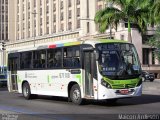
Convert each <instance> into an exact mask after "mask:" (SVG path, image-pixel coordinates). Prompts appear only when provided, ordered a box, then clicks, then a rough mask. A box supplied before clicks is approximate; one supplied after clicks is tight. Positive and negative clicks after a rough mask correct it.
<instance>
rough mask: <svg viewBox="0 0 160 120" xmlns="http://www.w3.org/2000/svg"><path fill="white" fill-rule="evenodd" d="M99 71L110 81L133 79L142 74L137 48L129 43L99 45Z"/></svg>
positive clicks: (97, 46) (97, 47)
mask: <svg viewBox="0 0 160 120" xmlns="http://www.w3.org/2000/svg"><path fill="white" fill-rule="evenodd" d="M96 49H97V51H98V53H99V59H98V63H99V71H100V73H101V74H102V75H103V76H106V77H108V78H110V79H114V80H120V79H133V78H137V77H138V76H139V75H140V74H141V67H140V62H139V59H138V55H137V52H136V49H135V47H134V46H133V45H132V44H128V43H109V44H108V43H104V44H97V45H96Z"/></svg>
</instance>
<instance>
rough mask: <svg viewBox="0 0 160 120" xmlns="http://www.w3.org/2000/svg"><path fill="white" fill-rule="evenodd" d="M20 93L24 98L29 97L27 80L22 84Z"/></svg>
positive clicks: (29, 91)
mask: <svg viewBox="0 0 160 120" xmlns="http://www.w3.org/2000/svg"><path fill="white" fill-rule="evenodd" d="M22 93H23V96H24V98H25V99H27V100H29V99H31V90H30V87H29V84H28V83H27V82H25V83H24V84H23V87H22Z"/></svg>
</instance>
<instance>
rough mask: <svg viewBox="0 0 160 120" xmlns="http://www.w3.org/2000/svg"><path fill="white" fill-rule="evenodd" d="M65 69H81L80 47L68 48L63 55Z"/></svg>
mask: <svg viewBox="0 0 160 120" xmlns="http://www.w3.org/2000/svg"><path fill="white" fill-rule="evenodd" d="M63 67H65V68H79V67H80V47H77V46H73V47H66V48H64V53H63Z"/></svg>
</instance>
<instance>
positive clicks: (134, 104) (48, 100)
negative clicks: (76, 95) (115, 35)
mask: <svg viewBox="0 0 160 120" xmlns="http://www.w3.org/2000/svg"><path fill="white" fill-rule="evenodd" d="M143 86H144V89H143V95H142V96H141V97H135V98H130V99H121V100H119V101H118V102H117V103H116V104H114V105H109V104H108V103H107V102H106V101H88V102H87V104H86V105H82V106H78V105H74V104H72V103H71V102H67V99H66V98H60V97H58V98H57V97H48V96H38V98H36V99H32V100H25V99H24V98H23V96H22V95H21V94H18V93H9V92H8V91H7V90H6V89H3V88H1V89H0V113H1V114H2V115H1V116H0V119H1V118H2V120H6V119H5V118H10V119H7V120H11V118H14V120H17V119H18V120H22V119H23V120H29V119H33V120H44V119H48V120H81V119H83V120H84V119H89V120H97V119H106V118H109V119H110V120H111V118H112V119H119V115H121V114H136V115H137V114H153V115H157V114H160V94H159V93H160V89H158V88H159V87H160V81H158V80H156V81H154V82H145V83H144V84H143ZM11 115H12V116H11ZM159 119H160V117H159ZM12 120H13V119H12Z"/></svg>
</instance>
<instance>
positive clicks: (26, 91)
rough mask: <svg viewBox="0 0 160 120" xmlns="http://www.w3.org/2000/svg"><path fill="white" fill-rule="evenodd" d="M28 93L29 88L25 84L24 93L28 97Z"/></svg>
mask: <svg viewBox="0 0 160 120" xmlns="http://www.w3.org/2000/svg"><path fill="white" fill-rule="evenodd" d="M28 93H29V89H28V88H27V87H26V86H24V87H23V94H24V96H25V97H27V96H28Z"/></svg>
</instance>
